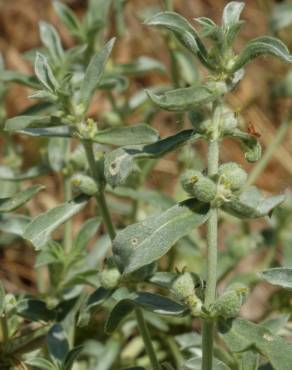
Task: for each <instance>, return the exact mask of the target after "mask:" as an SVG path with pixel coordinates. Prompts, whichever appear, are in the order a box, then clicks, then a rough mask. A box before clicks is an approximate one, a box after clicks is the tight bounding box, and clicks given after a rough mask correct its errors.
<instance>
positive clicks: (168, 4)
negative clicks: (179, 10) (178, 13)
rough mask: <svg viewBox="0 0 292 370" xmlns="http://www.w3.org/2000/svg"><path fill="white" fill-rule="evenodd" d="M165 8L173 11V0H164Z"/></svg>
mask: <svg viewBox="0 0 292 370" xmlns="http://www.w3.org/2000/svg"><path fill="white" fill-rule="evenodd" d="M164 6H165V9H166V10H168V11H173V3H172V0H164Z"/></svg>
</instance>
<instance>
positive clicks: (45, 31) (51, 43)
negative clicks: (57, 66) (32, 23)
mask: <svg viewBox="0 0 292 370" xmlns="http://www.w3.org/2000/svg"><path fill="white" fill-rule="evenodd" d="M40 37H41V40H42V43H43V44H44V46H45V47H46V48H47V49H48V51H49V53H50V57H51V58H52V60H53V61H54V62H55V63H62V60H63V57H64V50H63V47H62V44H61V40H60V36H59V34H58V32H57V31H56V29H55V27H53V26H52V25H51V24H49V23H47V22H44V21H41V22H40Z"/></svg>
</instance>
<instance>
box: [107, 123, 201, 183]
mask: <svg viewBox="0 0 292 370" xmlns="http://www.w3.org/2000/svg"><path fill="white" fill-rule="evenodd" d="M197 138H198V135H194V131H193V130H184V131H181V132H179V133H177V134H175V135H173V136H169V137H167V138H165V139H161V140H159V141H157V142H156V143H154V144H148V145H143V146H137V145H136V146H134V145H133V146H129V147H123V148H119V149H116V150H113V151H112V152H110V153H109V154H107V155H106V157H105V172H104V173H105V177H106V180H107V182H108V183H109V184H110V185H111V186H112V187H116V186H120V185H124V184H125V182H126V180H127V178H128V177H129V176H130V175H131V173H133V172H135V171H138V166H137V164H136V162H135V161H136V160H137V159H144V158H149V159H150V158H159V157H162V156H163V155H165V154H167V153H168V152H170V151H172V150H175V149H177V148H179V147H180V146H181V145H183V144H185V143H186V142H187V141H189V140H195V139H197Z"/></svg>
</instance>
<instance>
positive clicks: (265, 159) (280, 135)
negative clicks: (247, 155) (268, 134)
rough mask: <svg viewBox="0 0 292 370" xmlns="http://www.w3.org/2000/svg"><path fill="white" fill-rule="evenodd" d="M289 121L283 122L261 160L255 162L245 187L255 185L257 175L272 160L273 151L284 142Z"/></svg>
mask: <svg viewBox="0 0 292 370" xmlns="http://www.w3.org/2000/svg"><path fill="white" fill-rule="evenodd" d="M290 123H291V121H290V120H286V121H283V123H282V124H281V126H280V127H279V129H278V130H277V133H276V135H275V138H274V140H273V141H272V143H271V144H269V145H268V147H267V150H266V151H265V153H264V155H263V156H262V158H261V159H260V160H259V161H258V162H257V164H256V165H255V166H254V167H253V169H252V171H251V172H250V174H249V177H248V180H247V183H246V185H245V187H247V186H249V185H251V184H253V183H255V181H256V180H257V178H258V177H259V175H260V174H261V173H262V172H263V171H264V169H265V168H266V166H267V165H268V163H269V161H270V159H271V158H272V156H273V154H274V152H275V150H276V149H277V148H278V146H279V145H280V144H281V142H282V141H283V140H284V138H285V136H286V133H287V131H288V129H289V126H290Z"/></svg>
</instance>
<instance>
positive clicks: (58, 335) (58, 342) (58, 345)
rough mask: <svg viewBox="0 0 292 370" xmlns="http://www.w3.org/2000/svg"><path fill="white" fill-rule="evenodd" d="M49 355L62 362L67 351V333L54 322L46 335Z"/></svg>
mask: <svg viewBox="0 0 292 370" xmlns="http://www.w3.org/2000/svg"><path fill="white" fill-rule="evenodd" d="M47 343H48V349H49V353H50V356H51V357H52V358H53V359H54V360H56V361H57V362H59V363H62V362H63V361H64V360H65V359H66V357H67V355H68V353H69V343H68V339H67V334H66V333H65V331H64V329H63V328H62V326H61V325H59V324H54V325H53V326H52V327H51V329H50V330H49V332H48V337H47Z"/></svg>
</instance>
